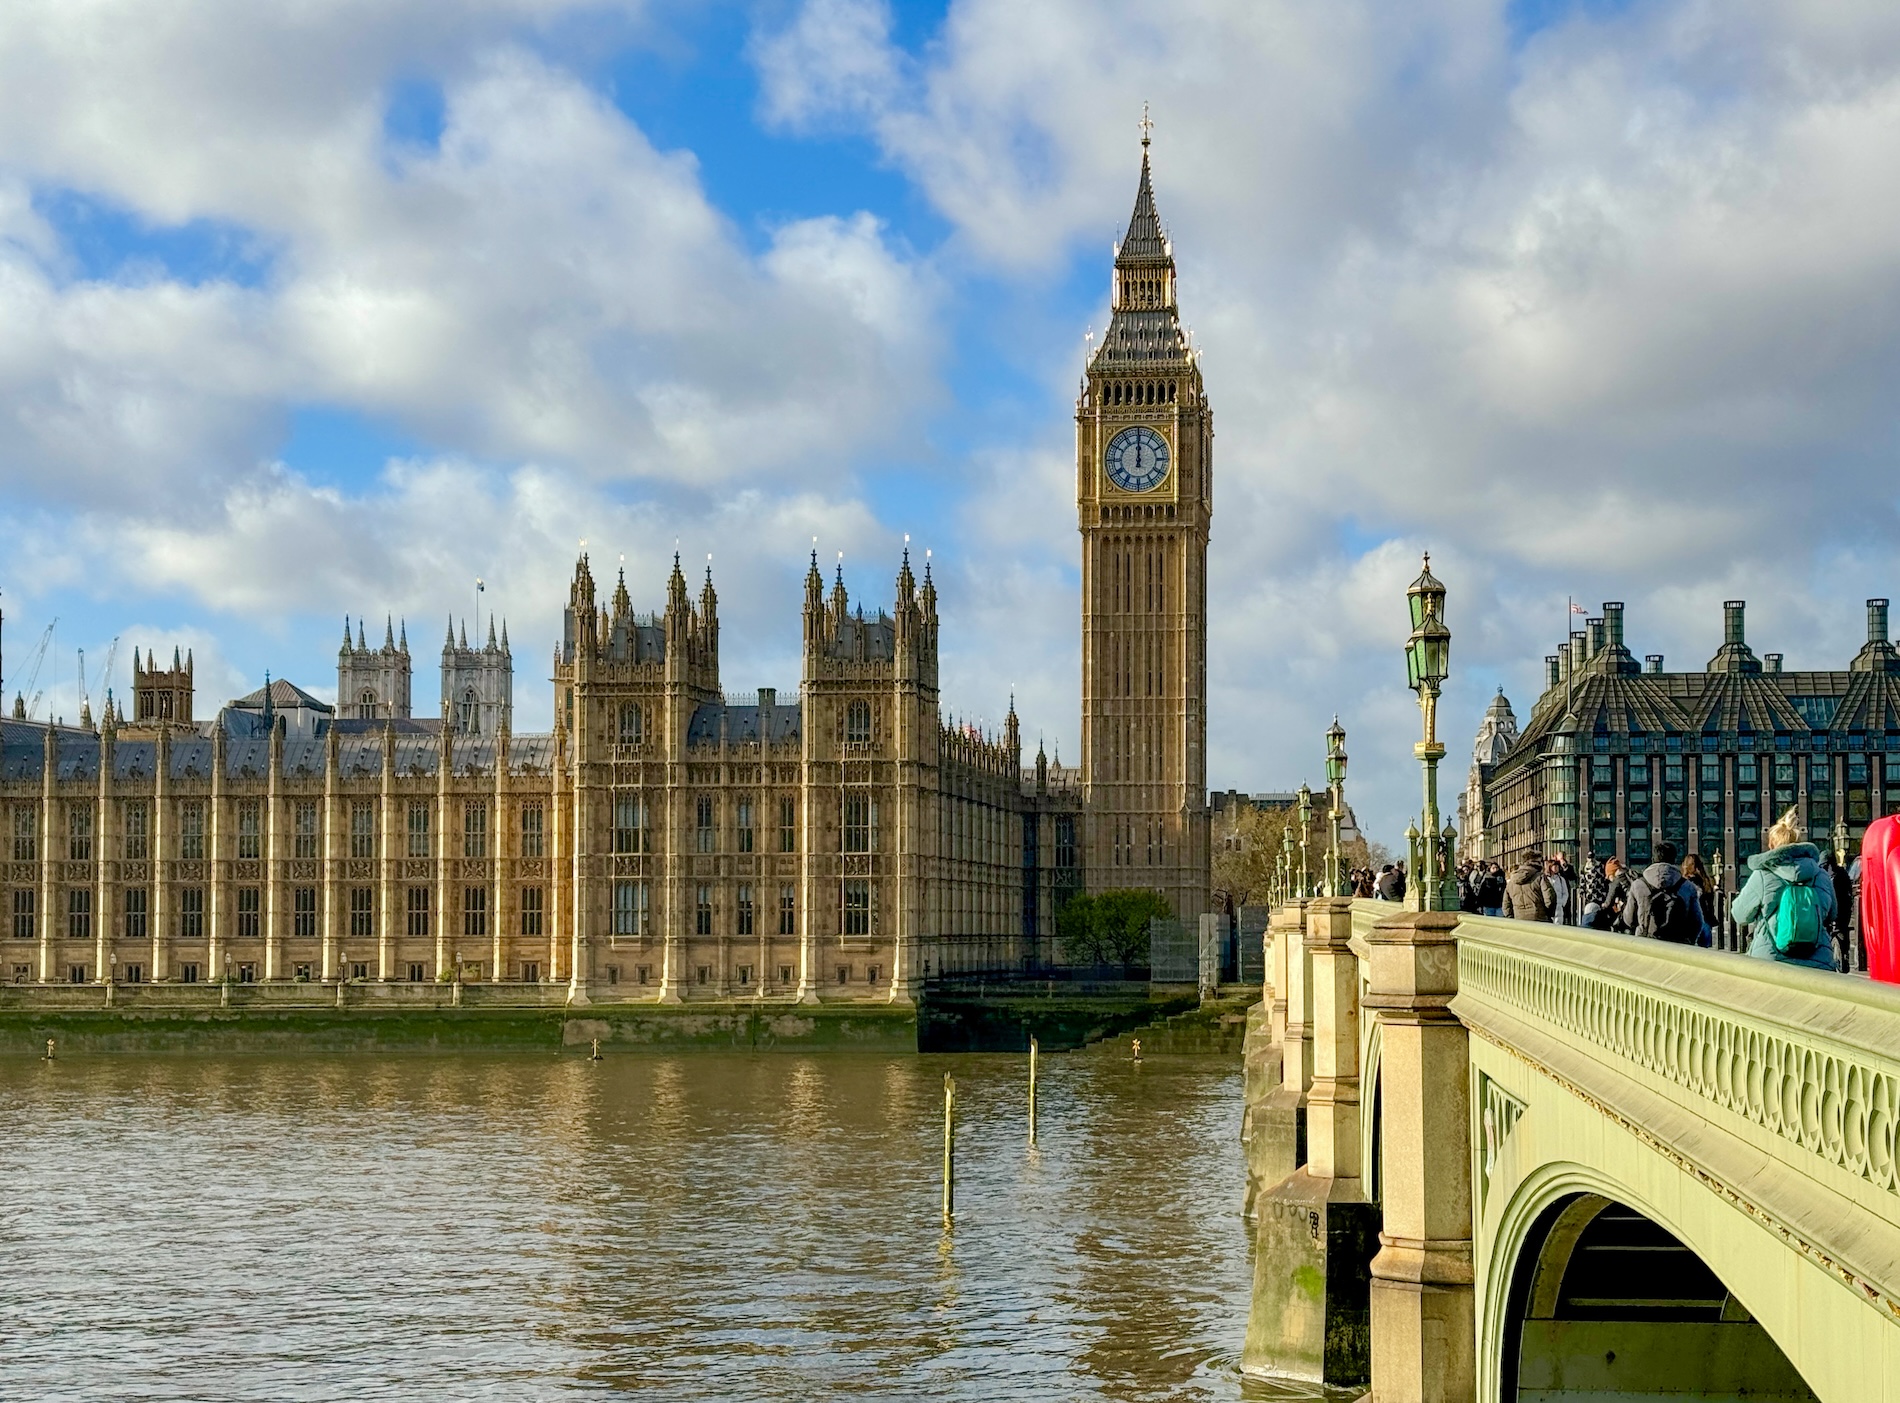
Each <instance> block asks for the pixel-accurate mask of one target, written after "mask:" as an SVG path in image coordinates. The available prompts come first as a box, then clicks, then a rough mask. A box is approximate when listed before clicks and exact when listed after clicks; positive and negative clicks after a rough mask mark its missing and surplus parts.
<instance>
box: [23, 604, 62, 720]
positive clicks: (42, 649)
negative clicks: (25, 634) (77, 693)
mask: <svg viewBox="0 0 1900 1403" xmlns="http://www.w3.org/2000/svg"><path fill="white" fill-rule="evenodd" d="M58 627H59V620H58V619H54V620H53V622H51V623H50V624H48V625H47V626H46V632H44V633H42V634H41V635H40V642H39V646H38V647H36V648H35V649H34V650H33V658H32V661H31V663H30V664H29V666H28V670H27V674H26V685H25V686H24V687H22V688H20V695H22V696H25V695H28V694H29V693H30V694H31V695H32V698H33V700H32V701H30V702H28V703H27V706H26V714H27V716H28V717H29V718H31V717H32V715H33V713H34V712H35V711H37V710H38V709H39V705H40V698H41V697H43V696H45V695H46V693H45V692H43V691H38V692H36V691H34V690H33V685H34V683H36V682H38V681H39V680H40V667H41V665H42V664H43V663H45V661H46V650H47V649H48V648H50V647H51V646H52V644H53V630H54V629H56V628H58Z"/></svg>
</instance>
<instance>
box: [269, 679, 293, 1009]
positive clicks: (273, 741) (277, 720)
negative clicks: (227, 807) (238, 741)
mask: <svg viewBox="0 0 1900 1403" xmlns="http://www.w3.org/2000/svg"><path fill="white" fill-rule="evenodd" d="M269 757H270V759H269V764H270V776H269V778H268V779H267V780H266V781H265V783H264V978H266V979H282V978H283V977H284V876H285V873H286V872H287V871H288V868H287V866H286V862H285V858H284V847H283V843H284V839H283V832H284V818H283V808H284V718H283V716H282V715H278V716H275V717H273V718H272V721H271V728H270V749H269Z"/></svg>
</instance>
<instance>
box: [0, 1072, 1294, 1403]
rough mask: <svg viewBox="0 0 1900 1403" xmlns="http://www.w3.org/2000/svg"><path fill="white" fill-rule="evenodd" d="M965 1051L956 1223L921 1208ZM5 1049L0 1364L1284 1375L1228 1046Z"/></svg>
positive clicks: (1090, 1384)
mask: <svg viewBox="0 0 1900 1403" xmlns="http://www.w3.org/2000/svg"><path fill="white" fill-rule="evenodd" d="M946 1070H948V1071H951V1072H952V1073H953V1074H954V1075H955V1076H956V1077H957V1080H958V1085H959V1096H960V1126H959V1131H958V1165H957V1167H958V1200H957V1209H958V1212H957V1221H956V1227H955V1230H954V1231H953V1232H952V1233H950V1234H948V1235H946V1234H945V1233H944V1232H943V1230H942V1225H941V1222H940V1220H939V1212H938V1207H939V1197H938V1196H939V1166H940V1157H941V1143H942V1141H941V1136H942V1078H943V1073H944V1072H945V1071H946ZM1042 1073H1043V1074H1042V1078H1041V1085H1040V1095H1039V1105H1040V1132H1041V1133H1040V1137H1039V1139H1040V1143H1039V1145H1038V1146H1037V1148H1036V1149H1034V1150H1033V1151H1032V1150H1030V1149H1029V1148H1028V1147H1027V1146H1026V1144H1025V1105H1024V1102H1025V1078H1026V1066H1025V1059H1023V1058H1021V1057H1001V1056H970V1057H901V1056H899V1057H885V1056H867V1055H849V1054H835V1055H826V1056H822V1057H807V1056H800V1055H793V1054H779V1055H769V1056H738V1055H734V1056H725V1055H718V1054H700V1053H696V1054H693V1055H690V1056H662V1055H652V1056H620V1057H614V1058H610V1059H608V1060H606V1061H604V1062H601V1063H591V1062H588V1061H586V1060H583V1059H578V1058H574V1057H571V1056H570V1057H565V1058H556V1057H552V1056H549V1057H546V1058H539V1057H530V1056H521V1055H511V1056H501V1055H496V1056H480V1055H476V1056H454V1057H450V1056H429V1055H415V1054H410V1055H405V1056H394V1057H376V1056H372V1055H368V1054H363V1055H357V1056H351V1057H288V1056H285V1057H275V1056H271V1057H263V1056H256V1057H229V1058H225V1057H169V1058H143V1059H136V1060H135V1059H132V1058H111V1057H79V1056H72V1057H64V1058H62V1059H61V1060H60V1061H58V1062H55V1063H51V1064H46V1063H40V1062H33V1061H26V1060H7V1061H5V1062H0V1107H3V1108H4V1113H5V1119H6V1126H7V1130H6V1134H5V1136H4V1139H3V1140H0V1177H3V1178H4V1183H5V1185H6V1199H7V1206H8V1210H9V1211H8V1212H7V1213H6V1215H5V1226H4V1229H3V1231H4V1236H3V1237H0V1310H3V1312H4V1314H3V1316H0V1319H3V1320H4V1322H5V1324H4V1328H5V1331H6V1348H5V1350H4V1351H0V1397H5V1398H21V1399H25V1398H33V1399H75V1400H77V1399H87V1400H93V1399H101V1398H115V1399H116V1398H125V1399H132V1398H137V1399H194V1400H195V1399H214V1398H215V1399H258V1400H286V1399H337V1398H350V1399H362V1398H400V1399H466V1398H495V1399H567V1398H576V1397H582V1396H588V1397H599V1396H615V1395H637V1396H650V1397H655V1398H669V1399H681V1400H693V1399H773V1400H778V1399H814V1398H828V1397H864V1398H923V1397H928V1398H931V1399H933V1400H962V1399H968V1400H979V1399H1098V1398H1099V1399H1125V1400H1148V1399H1171V1400H1172V1399H1209V1400H1215V1399H1238V1398H1260V1397H1276V1398H1277V1397H1297V1396H1300V1395H1298V1394H1293V1393H1289V1394H1282V1393H1280V1392H1278V1391H1272V1392H1268V1391H1266V1390H1264V1389H1263V1388H1262V1387H1261V1386H1260V1385H1256V1384H1244V1383H1243V1381H1242V1380H1241V1378H1240V1375H1239V1370H1238V1359H1239V1354H1240V1346H1241V1338H1242V1334H1243V1331H1244V1328H1245V1324H1246V1317H1247V1295H1248V1288H1249V1284H1250V1280H1251V1268H1250V1266H1249V1258H1248V1250H1249V1249H1248V1241H1247V1238H1248V1234H1247V1231H1246V1228H1245V1225H1244V1224H1243V1222H1242V1220H1241V1218H1240V1216H1239V1212H1238V1208H1239V1204H1240V1200H1241V1188H1242V1178H1243V1170H1242V1165H1241V1157H1240V1146H1239V1140H1238V1136H1239V1120H1240V1071H1239V1067H1238V1064H1237V1063H1236V1062H1235V1061H1233V1060H1232V1059H1213V1058H1209V1059H1200V1058H1150V1059H1149V1060H1147V1061H1145V1062H1144V1063H1142V1064H1140V1065H1134V1064H1132V1063H1130V1062H1129V1061H1128V1060H1126V1058H1124V1057H1120V1056H1116V1055H1113V1054H1110V1053H1108V1052H1106V1051H1100V1050H1098V1051H1090V1052H1084V1053H1077V1054H1071V1055H1066V1056H1053V1057H1045V1058H1044V1059H1043V1062H1042Z"/></svg>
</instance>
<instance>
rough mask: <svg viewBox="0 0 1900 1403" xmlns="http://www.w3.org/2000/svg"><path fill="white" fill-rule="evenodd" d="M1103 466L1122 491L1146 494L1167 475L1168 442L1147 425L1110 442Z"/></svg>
mask: <svg viewBox="0 0 1900 1403" xmlns="http://www.w3.org/2000/svg"><path fill="white" fill-rule="evenodd" d="M1102 466H1103V467H1104V468H1106V469H1107V471H1108V480H1109V481H1110V482H1112V483H1114V484H1115V485H1116V486H1117V487H1119V488H1121V489H1122V491H1124V492H1146V491H1148V490H1150V489H1151V488H1154V487H1158V486H1160V484H1161V481H1162V479H1164V478H1166V477H1167V475H1168V441H1167V440H1166V439H1164V438H1163V437H1161V435H1160V434H1158V433H1156V432H1155V431H1154V430H1153V429H1150V428H1147V427H1146V426H1144V425H1140V424H1137V425H1135V426H1134V427H1133V428H1128V429H1123V430H1122V431H1121V432H1120V433H1118V434H1116V435H1115V437H1114V438H1112V439H1110V440H1109V441H1108V452H1107V453H1105V454H1103V455H1102Z"/></svg>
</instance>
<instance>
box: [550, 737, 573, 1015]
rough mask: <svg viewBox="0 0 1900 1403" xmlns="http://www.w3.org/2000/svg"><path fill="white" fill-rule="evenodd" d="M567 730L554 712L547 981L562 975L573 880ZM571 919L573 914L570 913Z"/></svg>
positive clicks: (559, 977)
mask: <svg viewBox="0 0 1900 1403" xmlns="http://www.w3.org/2000/svg"><path fill="white" fill-rule="evenodd" d="M566 736H567V732H566V731H565V730H564V729H563V723H562V721H561V717H560V715H559V713H558V712H557V713H556V715H555V718H554V758H553V759H552V760H550V761H549V762H548V840H547V841H548V915H547V921H548V973H547V978H548V980H549V981H550V982H553V981H556V980H560V979H564V978H566V977H567V972H566V970H564V969H563V968H562V957H563V955H564V954H565V953H566V947H565V945H564V944H563V942H562V934H563V928H562V922H561V918H562V913H563V912H571V910H572V907H573V902H574V883H573V879H572V876H571V873H570V870H569V867H568V861H567V844H566V834H567V807H566V804H567V796H566V794H565V793H564V792H563V784H562V781H563V780H564V779H565V778H566V776H567V740H566ZM569 919H570V920H571V919H572V916H571V915H570V916H569Z"/></svg>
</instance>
